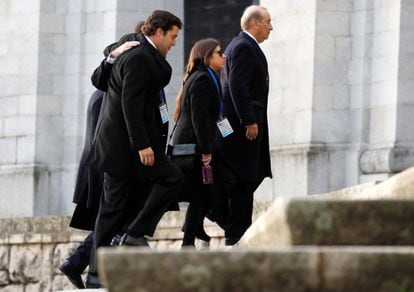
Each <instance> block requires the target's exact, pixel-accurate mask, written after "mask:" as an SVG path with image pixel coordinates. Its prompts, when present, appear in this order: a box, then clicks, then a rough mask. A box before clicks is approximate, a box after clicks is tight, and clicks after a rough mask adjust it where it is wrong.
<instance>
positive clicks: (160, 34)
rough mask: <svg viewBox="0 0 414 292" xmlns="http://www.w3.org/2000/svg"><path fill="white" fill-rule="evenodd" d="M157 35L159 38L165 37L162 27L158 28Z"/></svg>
mask: <svg viewBox="0 0 414 292" xmlns="http://www.w3.org/2000/svg"><path fill="white" fill-rule="evenodd" d="M155 34H156V35H157V36H163V35H164V31H163V30H162V28H161V27H159V28H157V30H156V31H155Z"/></svg>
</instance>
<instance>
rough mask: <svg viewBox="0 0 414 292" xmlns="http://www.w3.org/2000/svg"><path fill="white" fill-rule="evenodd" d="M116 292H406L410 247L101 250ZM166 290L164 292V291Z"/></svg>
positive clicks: (412, 284) (413, 263)
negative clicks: (167, 250)
mask: <svg viewBox="0 0 414 292" xmlns="http://www.w3.org/2000/svg"><path fill="white" fill-rule="evenodd" d="M98 257H99V262H100V266H99V272H100V275H101V277H102V280H103V282H104V284H105V286H106V287H107V288H108V290H109V291H111V292H118V291H147V292H150V291H166V290H168V291H171V292H174V291H180V292H181V291H217V292H220V291H239V292H243V291H249V292H250V291H318V292H319V291H411V290H410V289H414V278H413V277H412V273H413V271H414V248H413V247H323V248H321V247H293V248H279V249H268V250H237V249H232V250H222V251H214V252H213V251H210V252H196V251H181V252H157V251H148V250H142V249H138V248H124V249H101V250H99V253H98ZM167 287H168V289H167Z"/></svg>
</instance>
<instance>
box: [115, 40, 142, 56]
mask: <svg viewBox="0 0 414 292" xmlns="http://www.w3.org/2000/svg"><path fill="white" fill-rule="evenodd" d="M139 44H140V42H138V41H129V42H125V43H123V44H122V45H120V46H119V47H117V48H116V49H115V50H113V51H112V52H111V57H112V58H114V59H116V58H118V57H119V55H121V54H122V53H123V52H125V51H127V50H129V49H130V48H133V47H135V46H138V45H139Z"/></svg>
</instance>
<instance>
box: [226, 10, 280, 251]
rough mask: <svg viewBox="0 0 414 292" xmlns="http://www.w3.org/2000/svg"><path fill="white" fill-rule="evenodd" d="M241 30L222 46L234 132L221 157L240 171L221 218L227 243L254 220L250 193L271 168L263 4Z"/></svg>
mask: <svg viewBox="0 0 414 292" xmlns="http://www.w3.org/2000/svg"><path fill="white" fill-rule="evenodd" d="M241 28H242V32H240V34H239V35H238V36H236V37H235V38H233V40H232V41H231V42H230V44H229V45H228V46H227V48H226V50H225V55H226V65H225V67H224V69H223V70H222V72H221V84H222V90H223V103H224V113H225V116H226V117H227V118H228V120H229V122H230V124H231V126H232V128H233V130H234V133H233V134H231V135H229V136H228V137H226V138H224V139H223V140H222V146H223V151H224V155H225V158H226V159H227V160H228V162H229V163H230V164H231V166H232V167H233V168H234V170H235V171H236V173H237V174H238V178H239V181H238V183H237V184H236V185H234V186H232V189H231V191H230V194H229V195H230V197H231V198H230V199H229V200H228V202H226V204H228V214H227V218H225V219H224V220H225V224H221V225H222V226H223V225H224V226H225V237H226V245H233V244H235V243H236V242H237V241H238V240H239V239H240V237H241V236H242V235H243V234H244V232H245V231H246V230H247V228H248V227H249V226H250V225H251V223H252V211H253V193H254V191H255V190H256V189H257V187H258V186H259V185H260V183H261V182H262V181H263V179H264V178H265V177H272V172H271V168H270V151H269V133H268V121H267V103H268V92H269V73H268V66H267V61H266V57H265V55H264V54H263V52H262V50H261V48H260V47H259V43H261V42H263V41H264V40H266V39H267V38H268V37H269V34H270V31H271V30H272V29H273V28H272V25H271V19H270V15H269V12H268V11H267V9H266V8H264V7H261V6H256V5H252V6H249V7H247V8H246V10H245V11H244V13H243V16H242V18H241Z"/></svg>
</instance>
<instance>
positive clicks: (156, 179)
mask: <svg viewBox="0 0 414 292" xmlns="http://www.w3.org/2000/svg"><path fill="white" fill-rule="evenodd" d="M143 180H147V181H148V180H151V181H152V186H151V187H150V190H149V192H148V190H143V189H142V182H143ZM183 181H184V175H183V174H182V172H181V170H180V169H179V167H178V166H177V165H175V164H174V163H173V162H172V161H171V160H170V159H168V158H165V159H162V160H161V159H160V160H158V163H157V164H155V165H154V166H152V167H145V168H144V169H143V171H142V173H140V176H139V178H136V179H135V178H126V177H119V176H115V175H111V174H108V173H105V177H104V195H103V197H102V200H101V205H100V208H99V212H98V216H97V219H96V223H95V236H94V247H93V249H92V253H91V260H90V266H89V272H90V273H91V274H96V250H97V249H98V248H99V247H101V246H108V245H109V244H110V242H111V240H112V238H113V237H114V235H116V234H117V233H119V232H120V231H121V232H122V229H123V228H124V226H125V224H126V223H127V222H128V221H130V223H129V224H128V226H127V230H126V232H127V233H128V234H129V235H131V236H134V237H139V236H144V235H148V236H152V235H153V234H154V231H155V228H156V226H157V224H158V222H159V221H160V219H161V217H162V216H163V215H164V213H165V212H166V211H167V210H168V208H169V207H170V205H171V203H172V202H174V201H175V200H176V197H177V195H178V193H179V191H180V189H181V185H182V183H183ZM136 198H140V199H138V200H137V199H136ZM131 202H133V203H131ZM133 210H134V211H135V216H131V212H134V211H133ZM131 217H132V219H131Z"/></svg>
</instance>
